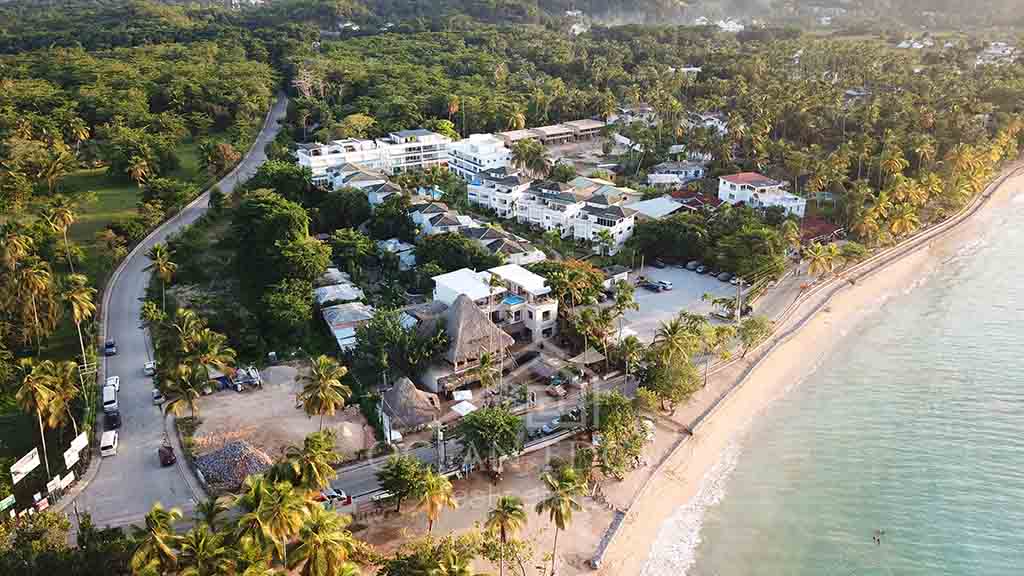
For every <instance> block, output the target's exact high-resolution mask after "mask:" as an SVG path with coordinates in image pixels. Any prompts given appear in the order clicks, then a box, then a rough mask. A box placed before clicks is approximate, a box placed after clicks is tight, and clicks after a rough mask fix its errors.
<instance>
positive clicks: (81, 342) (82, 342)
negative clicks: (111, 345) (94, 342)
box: [75, 321, 86, 364]
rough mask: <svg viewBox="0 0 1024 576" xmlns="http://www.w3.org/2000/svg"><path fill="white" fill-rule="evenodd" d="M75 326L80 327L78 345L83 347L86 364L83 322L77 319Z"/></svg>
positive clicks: (83, 362)
mask: <svg viewBox="0 0 1024 576" xmlns="http://www.w3.org/2000/svg"><path fill="white" fill-rule="evenodd" d="M75 328H77V329H78V345H79V346H81V347H82V364H85V363H86V358H85V339H84V338H82V323H81V322H78V321H75Z"/></svg>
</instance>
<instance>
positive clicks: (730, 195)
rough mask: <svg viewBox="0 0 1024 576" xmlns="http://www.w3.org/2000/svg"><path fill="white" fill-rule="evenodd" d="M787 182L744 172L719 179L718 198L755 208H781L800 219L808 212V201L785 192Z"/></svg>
mask: <svg viewBox="0 0 1024 576" xmlns="http://www.w3.org/2000/svg"><path fill="white" fill-rule="evenodd" d="M785 186H786V183H785V182H780V181H778V180H773V179H771V178H769V177H767V176H764V175H761V174H758V173H757V172H742V173H740V174H732V175H730V176H722V177H721V178H719V179H718V198H719V199H720V200H722V201H723V202H728V203H729V204H739V203H740V202H743V203H745V204H747V205H749V206H752V207H754V208H768V207H771V206H779V207H781V208H783V209H784V210H785V211H786V214H792V215H794V216H797V217H799V218H803V217H804V212H805V211H806V210H807V199H806V198H801V197H800V196H797V195H795V194H790V193H788V192H786V191H785V190H784V188H785Z"/></svg>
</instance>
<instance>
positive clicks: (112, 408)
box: [103, 386, 117, 412]
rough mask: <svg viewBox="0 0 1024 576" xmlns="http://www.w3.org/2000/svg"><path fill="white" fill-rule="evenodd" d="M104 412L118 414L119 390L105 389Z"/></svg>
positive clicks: (111, 387)
mask: <svg viewBox="0 0 1024 576" xmlns="http://www.w3.org/2000/svg"><path fill="white" fill-rule="evenodd" d="M103 411H104V412H117V388H114V387H113V386H104V387H103Z"/></svg>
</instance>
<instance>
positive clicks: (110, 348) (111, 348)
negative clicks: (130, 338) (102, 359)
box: [103, 338, 117, 356]
mask: <svg viewBox="0 0 1024 576" xmlns="http://www.w3.org/2000/svg"><path fill="white" fill-rule="evenodd" d="M103 355H104V356H117V343H116V342H114V339H113V338H111V339H110V340H107V341H106V342H104V343H103Z"/></svg>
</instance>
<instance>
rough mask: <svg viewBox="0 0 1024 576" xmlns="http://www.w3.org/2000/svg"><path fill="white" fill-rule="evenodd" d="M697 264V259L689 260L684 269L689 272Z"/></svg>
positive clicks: (694, 268) (695, 267)
mask: <svg viewBox="0 0 1024 576" xmlns="http://www.w3.org/2000/svg"><path fill="white" fill-rule="evenodd" d="M698 266H700V262H698V261H697V260H690V261H689V262H687V263H686V269H687V270H689V271H690V272H693V271H694V270H696V269H697V267H698Z"/></svg>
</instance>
